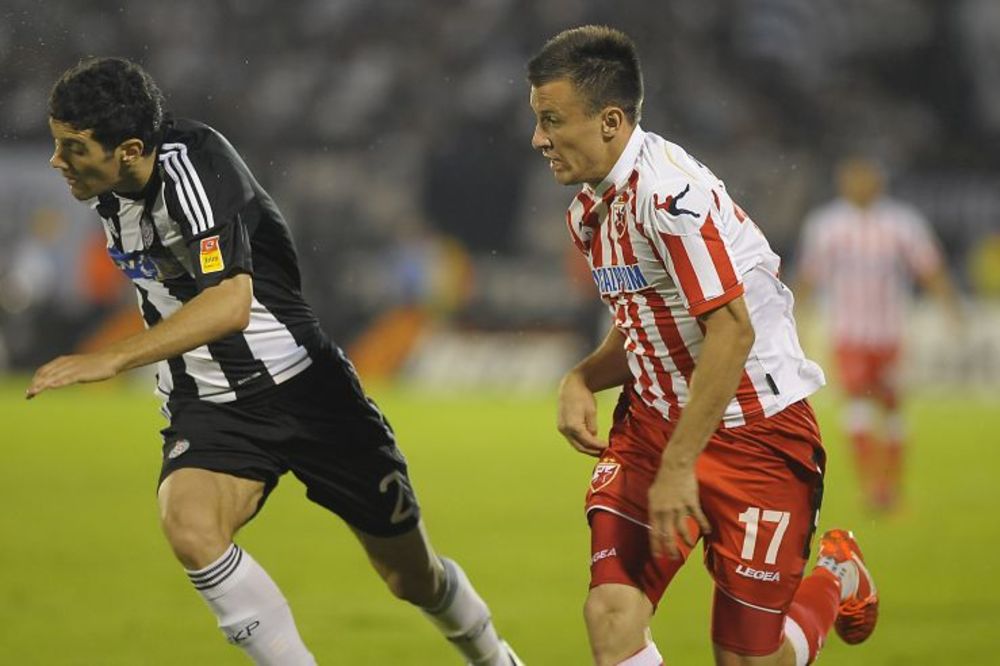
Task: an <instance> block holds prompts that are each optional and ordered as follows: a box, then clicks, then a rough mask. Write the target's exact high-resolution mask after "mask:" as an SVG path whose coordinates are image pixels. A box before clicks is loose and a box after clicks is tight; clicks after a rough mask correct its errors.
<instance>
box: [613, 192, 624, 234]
mask: <svg viewBox="0 0 1000 666" xmlns="http://www.w3.org/2000/svg"><path fill="white" fill-rule="evenodd" d="M627 212H628V192H622V193H621V194H619V195H618V196H617V197H615V200H614V201H613V202H611V222H612V223H613V224H614V225H615V229H617V230H618V233H623V232H624V231H625V223H626V213H627Z"/></svg>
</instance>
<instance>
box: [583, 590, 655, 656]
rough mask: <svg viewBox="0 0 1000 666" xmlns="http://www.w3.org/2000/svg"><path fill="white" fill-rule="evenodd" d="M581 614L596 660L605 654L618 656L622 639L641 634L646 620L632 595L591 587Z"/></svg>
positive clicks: (627, 639)
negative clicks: (630, 597)
mask: <svg viewBox="0 0 1000 666" xmlns="http://www.w3.org/2000/svg"><path fill="white" fill-rule="evenodd" d="M583 616H584V619H585V620H586V623H587V632H588V634H589V635H590V644H591V649H592V650H593V653H594V658H595V659H596V660H597V661H598V663H603V662H604V661H605V660H604V657H605V656H616V657H617V656H621V655H620V652H621V650H622V648H623V646H624V645H625V643H629V644H631V642H633V641H632V638H633V637H634V636H640V637H641V636H642V633H643V632H644V631H645V623H644V621H643V618H642V614H641V612H639V609H637V608H636V607H635V603H633V600H632V599H629V598H626V597H625V596H624V595H621V594H614V593H608V592H607V591H606V590H602V589H601V588H599V587H598V588H594V589H593V590H591V591H590V594H588V595H587V601H586V602H585V603H584V605H583Z"/></svg>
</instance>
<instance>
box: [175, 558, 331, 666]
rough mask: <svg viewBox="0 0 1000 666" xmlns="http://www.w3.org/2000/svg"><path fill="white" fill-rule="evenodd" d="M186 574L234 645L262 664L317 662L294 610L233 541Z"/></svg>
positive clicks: (298, 665) (288, 665)
mask: <svg viewBox="0 0 1000 666" xmlns="http://www.w3.org/2000/svg"><path fill="white" fill-rule="evenodd" d="M187 575H188V578H190V579H191V582H192V583H193V584H194V586H195V589H197V590H198V592H199V594H201V596H202V598H203V599H205V601H206V602H207V603H208V606H209V608H211V609H212V612H213V613H215V617H216V618H218V620H219V628H220V629H222V632H223V633H224V634H225V635H226V638H227V639H228V640H229V642H230V643H232V644H233V645H235V646H237V647H239V648H241V649H242V650H243V651H244V652H245V653H246V654H247V655H248V656H249V657H250V658H251V659H253V661H254V663H256V664H260V665H262V666H315V664H316V660H315V659H314V658H313V656H312V654H310V652H309V650H308V649H306V646H305V645H304V644H303V643H302V639H301V638H300V637H299V632H298V630H297V629H296V628H295V620H293V619H292V611H291V610H290V609H289V608H288V602H287V601H285V597H284V596H283V595H282V594H281V590H279V589H278V586H277V585H275V584H274V581H273V580H271V577H270V576H268V575H267V572H266V571H264V569H262V568H261V566H260V565H259V564H257V562H256V561H254V559H253V558H252V557H250V555H248V554H247V553H246V552H245V551H244V550H243V549H242V548H240V547H239V546H237V545H236V544H231V545H230V546H229V548H228V549H227V550H226V552H225V553H223V554H222V556H221V557H220V558H219V559H217V560H216V561H214V562H212V563H211V564H209V565H208V566H207V567H205V568H203V569H198V570H197V571H188V572H187Z"/></svg>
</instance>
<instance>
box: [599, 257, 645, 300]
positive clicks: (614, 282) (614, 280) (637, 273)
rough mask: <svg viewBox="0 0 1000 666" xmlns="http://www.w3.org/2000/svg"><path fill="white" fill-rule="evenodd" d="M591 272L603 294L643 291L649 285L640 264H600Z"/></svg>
mask: <svg viewBox="0 0 1000 666" xmlns="http://www.w3.org/2000/svg"><path fill="white" fill-rule="evenodd" d="M590 273H591V275H593V277H594V282H595V283H596V284H597V290H598V291H600V292H601V296H611V295H614V294H620V293H622V292H626V293H632V292H636V291H642V290H643V289H645V288H646V287H648V286H649V281H648V280H646V276H645V275H643V274H642V269H640V268H639V264H629V265H628V266H598V267H597V268H594V269H593V270H592V271H591V272H590Z"/></svg>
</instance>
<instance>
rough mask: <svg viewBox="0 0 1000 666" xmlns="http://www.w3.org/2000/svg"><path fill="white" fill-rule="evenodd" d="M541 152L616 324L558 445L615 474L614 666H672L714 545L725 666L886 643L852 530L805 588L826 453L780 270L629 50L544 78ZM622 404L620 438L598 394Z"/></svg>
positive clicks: (607, 514) (599, 618)
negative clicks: (660, 630)
mask: <svg viewBox="0 0 1000 666" xmlns="http://www.w3.org/2000/svg"><path fill="white" fill-rule="evenodd" d="M528 80H529V82H530V83H531V106H532V109H533V110H534V112H535V116H536V125H535V130H534V135H533V137H532V145H533V147H534V148H535V149H536V150H538V151H539V152H540V153H541V154H542V155H543V156H544V157H545V158H546V159H547V160H548V161H549V166H550V168H551V170H552V173H553V175H554V176H555V179H556V180H557V181H558V182H559V183H562V184H564V185H575V184H582V189H581V190H580V192H579V193H578V194H577V195H576V197H575V199H574V200H573V202H572V204H571V206H570V208H569V212H568V214H567V224H568V226H569V232H570V235H571V237H572V239H573V242H574V243H575V245H576V247H577V248H578V249H579V250H580V252H581V253H583V254H584V256H585V257H586V258H587V260H588V261H589V263H590V266H591V269H592V273H593V277H594V281H595V283H596V285H597V288H598V291H599V292H600V295H601V298H602V299H603V300H604V301H605V303H606V304H607V305H608V307H609V308H610V309H611V312H612V314H613V316H614V325H613V327H612V329H611V331H610V332H609V333H608V336H607V338H606V339H605V341H604V342H603V343H602V344H601V345H600V346H599V347H598V349H597V350H596V351H595V352H593V353H592V354H591V355H590V356H588V357H587V358H586V359H584V360H583V361H582V362H581V363H580V364H578V365H577V366H576V367H575V368H574V369H572V370H571V371H570V372H569V373H567V375H566V376H565V377H564V379H563V381H562V383H561V385H560V392H559V429H560V431H561V432H562V433H563V435H564V436H565V437H566V438H567V439H568V440H569V442H570V443H571V445H572V446H573V447H574V448H576V449H577V450H579V451H581V452H583V453H587V454H590V455H593V456H596V457H598V462H597V464H596V466H595V468H594V473H593V476H592V478H591V483H590V489H589V492H588V495H587V516H588V519H589V522H590V528H591V590H590V593H589V594H588V598H587V603H586V607H585V616H586V620H587V629H588V634H589V638H590V643H591V650H592V653H593V656H594V660H595V662H596V663H597V664H600V665H601V666H604V665H613V664H624V665H627V666H646V665H651V666H656V665H657V664H660V663H662V658H661V657H660V655H659V652H658V651H657V648H656V646H655V644H653V643H652V641H651V640H650V638H649V620H650V618H651V616H652V614H653V612H654V610H655V608H656V605H657V604H658V603H659V601H660V598H661V597H662V595H663V593H664V591H665V589H666V587H667V586H668V585H669V583H670V580H671V579H672V578H673V576H674V575H675V574H676V572H677V571H678V570H679V568H680V566H681V565H682V563H683V562H684V560H685V558H686V557H687V556H688V554H689V553H690V552H691V550H692V548H693V547H694V545H695V543H696V541H697V540H698V539H700V538H704V542H705V561H706V565H707V567H708V569H709V572H710V573H711V575H712V577H713V579H714V580H715V584H716V588H715V589H716V592H715V598H714V608H713V618H712V640H713V643H714V648H715V655H716V661H717V663H718V664H725V665H729V664H745V663H746V664H749V663H754V664H806V663H809V662H810V661H811V660H812V659H814V658H815V656H816V654H817V652H818V650H819V648H820V646H821V645H822V642H823V640H824V638H825V636H826V634H827V632H828V631H829V629H830V628H831V626H833V625H834V623H835V620H836V626H837V628H838V633H841V635H842V637H844V638H845V640H848V641H849V642H859V641H861V640H864V639H865V638H867V636H868V635H869V634H870V633H871V631H872V630H873V629H874V626H875V618H876V617H877V608H878V605H877V604H878V597H877V595H876V593H875V588H874V585H873V584H872V581H871V577H870V575H869V574H868V572H867V570H865V568H864V565H863V564H862V563H861V559H860V551H859V550H858V549H857V544H856V543H855V542H854V540H853V537H852V536H850V534H849V533H847V532H846V531H839V530H835V531H833V532H829V533H827V534H826V535H824V537H823V539H821V548H820V558H819V561H818V562H817V567H816V568H815V569H814V570H813V571H812V573H811V574H810V575H809V576H807V577H805V578H803V572H804V569H805V565H806V563H807V559H808V556H809V555H808V552H809V545H810V541H811V537H812V533H813V529H814V528H815V521H816V517H817V511H818V509H819V503H820V498H821V495H822V484H823V469H824V465H825V453H824V450H823V446H822V443H821V441H820V435H819V429H818V427H817V425H816V421H815V417H814V415H813V412H812V409H811V407H810V406H809V404H808V402H807V401H806V398H807V397H808V396H809V395H811V394H812V393H813V392H814V391H816V390H817V389H818V388H819V387H820V386H822V385H823V383H824V379H823V373H822V371H821V370H820V368H819V366H817V365H816V364H815V363H812V362H811V361H809V360H808V359H806V358H805V356H804V354H803V352H802V349H801V347H800V346H799V342H798V338H797V335H796V330H795V322H794V320H793V318H792V295H791V292H790V290H789V289H788V288H787V287H786V286H785V285H784V284H782V282H781V280H780V279H779V278H778V268H779V258H778V256H777V255H776V254H775V253H774V252H772V251H771V248H770V246H769V245H768V243H767V240H766V239H765V238H764V236H763V234H762V233H761V231H760V229H758V228H757V226H756V225H755V224H754V223H753V221H752V220H751V219H750V218H749V217H748V216H747V214H746V213H745V212H744V211H743V210H741V209H740V207H739V206H738V205H737V204H736V203H735V202H734V201H733V200H732V198H730V196H729V194H728V193H727V192H726V188H725V185H724V184H723V183H722V181H720V180H719V179H718V178H717V177H716V176H715V175H714V174H713V173H712V172H711V171H709V170H708V169H707V168H706V167H705V166H704V165H702V164H701V163H699V162H698V161H697V160H696V159H694V158H693V157H691V156H690V155H689V154H688V153H687V152H685V151H684V149H683V148H681V147H680V146H678V145H676V144H673V143H671V142H669V141H666V140H664V139H662V138H661V137H659V136H657V135H655V134H653V133H650V132H645V131H643V130H642V129H641V128H640V127H639V125H638V121H639V115H640V109H641V103H642V78H641V73H640V66H639V61H638V56H637V55H636V53H635V47H634V45H633V44H632V42H631V40H629V38H628V37H627V36H626V35H624V34H623V33H621V32H619V31H616V30H613V29H610V28H605V27H599V26H585V27H582V28H576V29H572V30H567V31H565V32H563V33H560V34H559V35H557V36H556V37H554V38H553V39H551V40H550V41H549V42H548V43H547V44H546V45H545V46H544V47H543V49H542V50H541V52H540V53H539V54H538V55H536V56H535V58H533V59H532V61H531V62H530V63H529V65H528ZM614 387H622V393H621V398H620V400H619V404H618V408H617V409H616V410H615V416H614V423H613V425H612V428H611V433H610V436H609V438H608V441H607V442H605V441H603V440H601V439H599V438H598V437H597V421H596V419H597V416H596V413H597V409H596V401H595V398H594V393H595V392H596V391H600V390H604V389H608V388H614Z"/></svg>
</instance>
